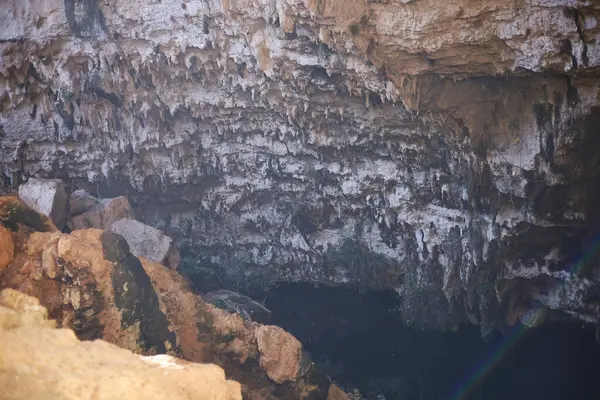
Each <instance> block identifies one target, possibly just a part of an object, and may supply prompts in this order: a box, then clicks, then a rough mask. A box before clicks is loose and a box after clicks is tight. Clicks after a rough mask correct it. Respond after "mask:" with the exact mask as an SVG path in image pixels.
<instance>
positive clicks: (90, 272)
mask: <svg viewBox="0 0 600 400" xmlns="http://www.w3.org/2000/svg"><path fill="white" fill-rule="evenodd" d="M17 201H18V199H17ZM6 203H7V202H6V201H4V204H6ZM1 204H3V198H0V205H1ZM17 204H22V203H20V202H18V203H17ZM23 207H25V208H26V206H24V205H23ZM26 209H27V210H29V208H26ZM31 211H32V210H31ZM32 212H33V211H32ZM34 213H35V212H34ZM35 215H39V214H37V213H35ZM0 221H1V220H0ZM18 226H19V232H21V231H24V234H19V232H16V233H14V232H13V238H14V241H15V249H16V252H15V256H14V259H13V261H12V262H11V263H10V264H9V265H8V266H7V267H6V268H4V269H3V270H0V289H2V288H13V289H18V290H19V291H20V292H23V293H26V294H28V295H32V296H35V297H36V298H38V299H39V301H40V302H41V304H42V305H43V306H44V307H46V308H47V309H48V312H49V314H50V316H51V317H52V318H53V319H55V320H56V321H57V323H58V325H59V326H60V327H62V328H70V329H73V331H74V332H75V333H76V334H77V336H78V337H79V338H80V339H86V340H93V339H103V340H106V341H107V342H110V343H113V344H116V345H118V346H119V347H121V348H124V349H128V350H131V351H134V352H136V353H141V354H145V355H154V354H157V353H168V354H169V355H174V356H181V357H183V358H185V359H186V360H188V361H194V362H212V363H215V364H218V365H220V366H221V367H223V368H224V370H225V371H226V373H227V376H228V377H230V378H233V379H235V380H237V381H239V382H241V383H243V391H244V396H245V398H248V399H251V400H253V399H256V400H258V399H269V400H271V399H273V400H274V399H289V400H292V399H297V398H302V397H303V396H306V394H308V393H310V394H311V395H314V396H316V397H314V398H325V397H326V393H327V390H328V387H329V385H328V384H327V385H325V384H323V382H327V383H328V381H327V379H326V377H325V376H324V375H323V374H322V373H321V372H319V371H318V369H317V368H316V367H314V366H313V367H312V368H311V371H312V375H311V376H310V377H309V376H304V377H303V378H302V379H298V377H299V376H301V375H302V374H301V373H298V374H297V377H296V378H294V377H293V376H292V375H293V374H291V373H289V368H290V366H289V365H288V364H286V362H287V361H281V360H280V361H277V360H274V358H273V357H275V356H274V355H273V354H274V353H275V351H274V350H273V349H272V348H270V347H269V343H274V342H273V340H272V339H273V338H271V337H270V336H269V337H266V339H267V340H266V343H267V344H266V348H267V349H268V351H269V353H268V354H269V355H268V356H267V361H270V363H268V367H269V368H270V369H271V370H272V371H275V372H274V373H275V374H279V375H274V376H283V377H285V378H286V379H288V380H286V381H285V382H284V383H283V384H282V385H283V387H282V386H281V385H279V384H276V383H275V381H273V380H272V379H270V378H269V375H267V373H266V372H265V370H264V369H263V368H262V367H261V365H262V364H261V362H260V360H261V359H264V357H261V353H260V352H259V348H258V344H257V343H258V340H257V333H258V329H257V328H258V327H259V325H258V324H256V323H254V322H252V321H249V320H244V319H243V318H242V317H240V316H239V315H237V314H231V313H229V312H226V311H224V310H221V309H218V308H216V307H214V306H212V305H211V304H209V303H207V302H205V301H204V300H203V299H202V298H201V297H200V296H197V295H196V294H194V293H193V292H192V291H191V289H190V286H189V283H188V282H187V281H186V279H184V277H183V276H181V275H179V274H178V273H177V272H176V271H175V270H172V269H170V268H166V267H165V266H163V265H160V264H158V263H155V262H152V261H149V260H146V259H143V258H141V259H138V258H137V257H135V256H134V255H133V254H131V252H130V251H129V247H128V244H127V242H126V241H125V239H123V238H122V237H121V236H119V235H117V234H115V233H113V232H104V231H101V230H96V229H85V230H77V231H73V232H72V233H70V234H63V233H61V232H31V231H28V230H25V229H23V227H24V226H25V225H23V224H18ZM3 293H5V294H6V293H17V292H14V291H5V292H3ZM3 296H4V295H3ZM13 303H18V301H13ZM36 304H37V303H35V304H29V306H32V305H36ZM44 313H45V309H44ZM44 315H45V314H44ZM6 321H7V322H6V324H8V325H11V326H14V325H15V324H16V322H14V321H15V317H14V315H13V316H11V317H7V319H6ZM2 324H5V322H2ZM278 334H279V336H281V337H284V338H286V339H285V340H283V341H282V343H284V344H286V343H288V344H289V343H293V340H291V338H293V336H291V335H289V334H287V336H286V335H284V334H282V333H281V332H278ZM267 336H268V335H267ZM276 340H277V339H276ZM280 341H281V340H280ZM296 342H297V341H296ZM277 343H279V342H277ZM276 345H277V344H276ZM272 353H273V354H272ZM288 360H289V357H288ZM263 361H264V360H263ZM307 365H308V363H307V362H304V361H303V362H301V366H300V367H299V370H304V369H305V368H304V367H303V366H307ZM286 368H287V370H286ZM289 379H291V380H289ZM281 390H284V393H285V394H283V395H282V394H281V393H280V391H281ZM276 393H279V394H277V395H276Z"/></svg>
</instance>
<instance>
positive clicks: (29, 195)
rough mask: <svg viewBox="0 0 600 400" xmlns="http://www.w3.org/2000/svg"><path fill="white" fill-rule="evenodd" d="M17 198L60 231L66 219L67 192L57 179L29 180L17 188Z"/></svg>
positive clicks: (61, 182)
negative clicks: (47, 219) (43, 216)
mask: <svg viewBox="0 0 600 400" xmlns="http://www.w3.org/2000/svg"><path fill="white" fill-rule="evenodd" d="M19 197H20V198H21V199H22V200H23V201H24V202H25V204H27V205H28V206H30V207H31V208H32V209H34V210H35V211H37V212H39V213H40V214H44V215H46V216H48V217H50V219H51V220H52V221H53V222H54V224H55V225H56V226H57V227H58V228H59V229H60V228H62V227H63V225H64V224H65V219H66V217H67V190H66V189H65V184H64V183H63V181H61V180H59V179H36V178H31V179H29V180H28V181H27V183H24V184H22V185H21V186H19Z"/></svg>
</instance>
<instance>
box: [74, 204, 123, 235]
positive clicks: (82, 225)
mask: <svg viewBox="0 0 600 400" xmlns="http://www.w3.org/2000/svg"><path fill="white" fill-rule="evenodd" d="M123 218H133V210H132V209H131V205H130V204H129V200H128V199H127V197H125V196H119V197H115V198H114V199H99V200H98V203H97V204H96V205H95V206H93V207H92V208H90V209H89V210H88V211H86V212H84V213H81V214H78V215H75V216H73V217H71V219H70V220H69V228H71V229H72V230H76V229H87V228H95V229H108V228H109V227H110V226H111V225H112V224H113V222H115V221H118V220H120V219H123Z"/></svg>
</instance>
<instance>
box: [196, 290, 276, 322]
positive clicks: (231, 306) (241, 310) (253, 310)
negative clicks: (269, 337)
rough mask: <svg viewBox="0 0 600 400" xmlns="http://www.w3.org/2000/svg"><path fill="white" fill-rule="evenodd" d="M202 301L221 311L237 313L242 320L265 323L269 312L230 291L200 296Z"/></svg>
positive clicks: (258, 304) (249, 299) (245, 297)
mask: <svg viewBox="0 0 600 400" xmlns="http://www.w3.org/2000/svg"><path fill="white" fill-rule="evenodd" d="M202 297H203V298H204V300H206V301H208V302H209V303H211V304H213V305H214V306H216V307H218V308H221V309H223V310H226V311H229V312H232V313H237V314H238V315H240V316H241V317H242V318H244V319H248V320H252V321H256V322H260V323H263V324H264V323H267V322H269V318H270V317H271V311H270V310H269V309H267V308H266V307H265V306H263V305H262V304H260V303H258V302H256V301H254V300H252V299H251V298H250V297H248V296H244V295H241V294H239V293H236V292H232V291H230V290H215V291H213V292H208V293H206V294H205V295H204V296H202Z"/></svg>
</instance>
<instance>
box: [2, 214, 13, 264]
mask: <svg viewBox="0 0 600 400" xmlns="http://www.w3.org/2000/svg"><path fill="white" fill-rule="evenodd" d="M14 255H15V243H14V241H13V238H12V234H11V232H10V230H8V229H7V228H5V227H4V226H2V225H0V272H2V270H3V269H4V268H5V267H6V266H7V265H8V264H9V263H10V262H11V261H12V260H13V257H14Z"/></svg>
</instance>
